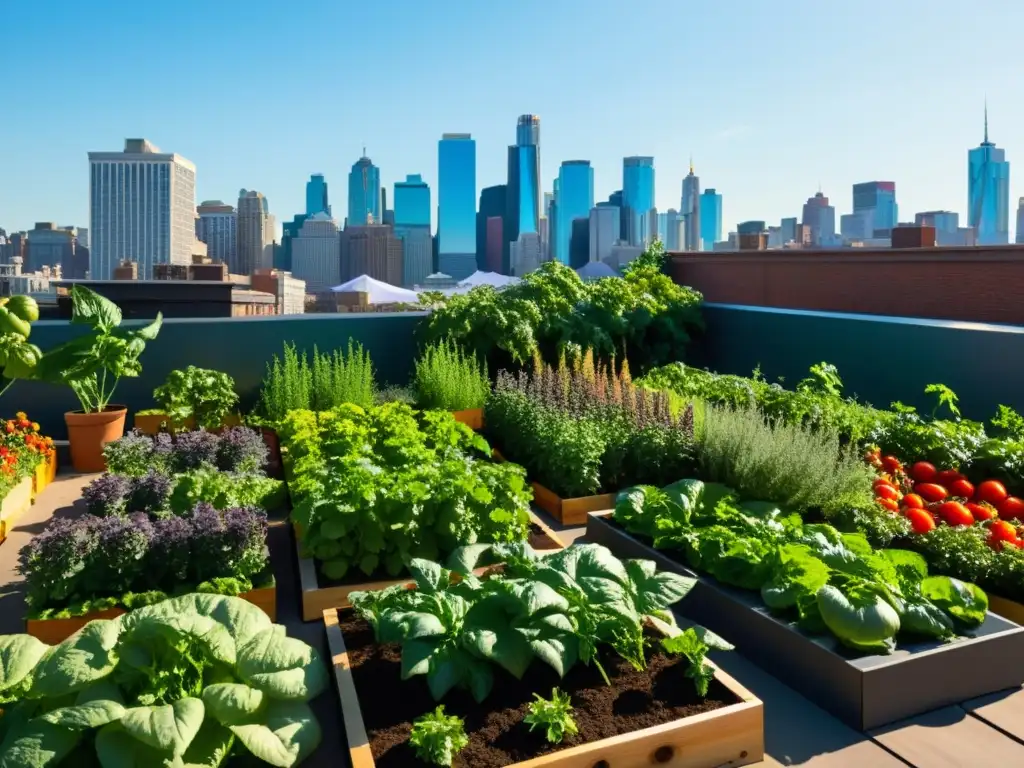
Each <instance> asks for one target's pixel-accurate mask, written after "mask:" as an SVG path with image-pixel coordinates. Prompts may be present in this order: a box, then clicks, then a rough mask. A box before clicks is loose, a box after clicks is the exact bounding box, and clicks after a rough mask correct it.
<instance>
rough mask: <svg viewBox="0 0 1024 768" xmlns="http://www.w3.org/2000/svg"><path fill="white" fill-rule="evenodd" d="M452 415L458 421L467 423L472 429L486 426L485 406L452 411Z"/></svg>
mask: <svg viewBox="0 0 1024 768" xmlns="http://www.w3.org/2000/svg"><path fill="white" fill-rule="evenodd" d="M452 416H453V417H454V418H455V420H456V421H458V422H461V423H462V424H465V425H466V426H467V427H469V428H470V429H474V430H477V429H483V426H484V409H483V408H467V409H466V410H464V411H452Z"/></svg>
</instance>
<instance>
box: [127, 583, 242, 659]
mask: <svg viewBox="0 0 1024 768" xmlns="http://www.w3.org/2000/svg"><path fill="white" fill-rule="evenodd" d="M236 599H238V598H236ZM159 605H161V604H160V603H156V604H155V605H153V606H149V607H154V608H155V607H157V606H159ZM142 610H144V609H142ZM126 615H127V614H126ZM181 636H187V637H191V638H194V639H195V640H197V641H198V642H199V643H200V644H202V646H203V648H204V649H205V651H206V653H207V654H208V655H209V656H210V657H211V658H213V659H217V660H218V661H220V662H222V663H223V664H226V665H228V666H233V665H234V663H235V659H236V649H235V640H234V638H232V636H231V633H230V632H229V631H228V629H227V628H226V627H225V626H224V625H223V624H221V623H220V622H219V621H217V620H216V619H214V618H212V617H210V616H204V615H201V614H197V613H193V612H185V613H180V614H173V615H167V614H163V615H150V616H148V617H145V618H143V619H141V620H140V621H137V622H134V623H132V625H131V626H130V628H128V629H125V631H124V632H123V634H122V637H121V640H122V645H123V647H124V648H125V653H126V655H127V653H128V648H133V649H134V648H139V647H141V648H142V649H143V650H144V651H146V652H149V651H150V649H152V648H154V647H159V644H160V643H161V642H168V643H170V644H171V645H175V644H176V643H177V642H179V639H180V637H181ZM133 652H134V651H133ZM139 660H141V657H139V659H136V658H130V659H129V663H131V664H132V665H133V666H136V667H138V666H139V665H138V664H137V661H139Z"/></svg>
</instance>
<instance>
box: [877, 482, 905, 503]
mask: <svg viewBox="0 0 1024 768" xmlns="http://www.w3.org/2000/svg"><path fill="white" fill-rule="evenodd" d="M875 496H877V497H878V498H880V499H891V500H892V501H898V500H899V498H900V492H899V491H897V490H896V487H895V486H893V485H890V484H889V483H882V484H881V485H876V486H875Z"/></svg>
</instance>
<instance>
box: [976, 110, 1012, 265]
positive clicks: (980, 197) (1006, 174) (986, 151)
mask: <svg viewBox="0 0 1024 768" xmlns="http://www.w3.org/2000/svg"><path fill="white" fill-rule="evenodd" d="M967 220H968V224H969V225H970V226H971V227H973V228H974V231H975V234H976V236H977V241H976V242H977V244H978V245H1006V244H1008V243H1009V242H1010V163H1009V162H1008V161H1007V160H1006V151H1005V150H1002V149H999V148H998V147H996V145H995V144H993V143H992V142H991V141H989V140H988V107H986V108H985V139H984V141H982V142H981V145H980V146H978V147H975V148H974V149H972V150H971V151H970V152H968V153H967Z"/></svg>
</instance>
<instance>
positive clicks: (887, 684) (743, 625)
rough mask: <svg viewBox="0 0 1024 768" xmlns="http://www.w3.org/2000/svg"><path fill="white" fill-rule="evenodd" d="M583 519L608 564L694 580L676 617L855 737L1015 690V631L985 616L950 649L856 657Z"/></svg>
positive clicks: (1018, 663)
mask: <svg viewBox="0 0 1024 768" xmlns="http://www.w3.org/2000/svg"><path fill="white" fill-rule="evenodd" d="M610 518H611V515H610V513H605V514H591V515H590V517H589V520H588V521H587V540H588V541H591V542H594V543H597V544H601V545H603V546H605V547H608V549H610V550H611V551H612V552H613V553H615V554H616V555H617V556H618V557H622V558H645V559H648V560H653V561H654V562H655V563H656V564H657V566H658V568H659V569H663V570H666V571H672V572H674V573H679V574H682V575H686V576H695V577H696V578H697V579H698V584H697V586H696V587H695V588H694V589H693V591H692V592H691V593H690V595H689V596H688V597H687V600H686V603H685V614H686V617H687V618H688V619H691V620H692V621H695V622H697V623H699V624H703V625H704V626H706V627H707V628H708V629H710V630H711V631H713V632H717V633H718V634H720V635H722V636H723V637H726V638H728V639H729V641H730V642H731V643H734V644H735V646H736V649H737V651H738V652H739V653H741V654H743V655H744V656H745V657H747V658H748V659H750V660H751V661H753V662H754V663H755V664H757V665H758V666H760V667H761V668H763V669H764V670H765V671H766V672H768V673H769V674H771V675H774V676H775V677H777V678H779V679H780V680H781V681H782V682H784V683H786V684H787V685H789V686H790V687H792V688H794V689H796V690H797V691H799V692H800V693H802V694H803V695H804V696H806V697H807V698H809V699H810V700H811V701H813V702H815V703H816V704H818V706H820V707H822V708H823V709H825V710H828V711H829V712H831V713H832V714H833V715H835V716H836V717H838V718H839V719H840V720H843V721H844V722H845V723H847V724H848V725H850V726H851V727H853V728H856V729H857V730H869V729H871V728H877V727H880V726H883V725H886V724H888V723H891V722H894V721H896V720H901V719H904V718H907V717H912V716H914V715H918V714H921V713H922V712H927V711H929V710H932V709H938V708H940V707H944V706H947V705H950V704H954V703H956V702H960V701H966V700H967V699H971V698H974V697H977V696H982V695H985V694H988V693H994V692H996V691H1000V690H1004V689H1008V688H1015V687H1018V686H1020V685H1021V683H1024V629H1022V628H1021V627H1019V626H1017V625H1016V624H1014V623H1012V622H1009V621H1007V620H1006V619H1004V618H1001V617H1000V616H997V615H995V614H993V613H991V612H990V613H989V614H988V616H987V618H986V620H985V622H984V624H982V625H981V626H980V627H978V628H976V629H974V630H971V631H969V632H968V633H967V638H966V639H964V640H958V641H955V642H952V643H942V642H938V641H923V642H917V643H912V644H901V646H900V647H899V649H898V650H896V651H895V652H894V653H892V654H890V655H888V656H880V655H879V656H864V655H861V656H857V655H856V654H854V653H852V652H850V651H848V650H846V649H845V648H843V647H842V646H841V645H840V644H839V642H838V641H837V640H836V639H835V638H833V637H830V636H810V635H807V634H805V633H804V632H801V631H800V630H799V629H796V628H795V627H793V626H792V625H791V624H790V623H789V622H786V621H784V620H781V619H779V618H776V617H775V616H773V615H772V614H771V613H770V612H769V611H768V609H767V608H766V607H765V606H764V604H763V603H762V601H761V597H760V595H759V594H757V593H754V592H749V591H744V590H740V589H734V588H732V587H728V586H725V585H723V584H720V583H719V582H717V581H716V580H715V579H712V578H710V577H707V576H702V575H698V574H695V573H694V572H693V571H692V570H691V569H689V568H688V567H686V566H685V565H683V563H682V562H681V561H679V560H676V559H675V558H674V557H672V556H671V555H670V554H669V553H667V552H664V551H660V550H656V549H654V548H653V547H651V546H649V545H647V544H646V543H644V542H642V541H640V540H638V539H636V538H634V537H633V536H631V535H630V534H628V533H627V532H626V531H625V530H623V529H622V528H620V527H619V526H617V525H615V524H614V523H613V522H612V520H611V519H610Z"/></svg>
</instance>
